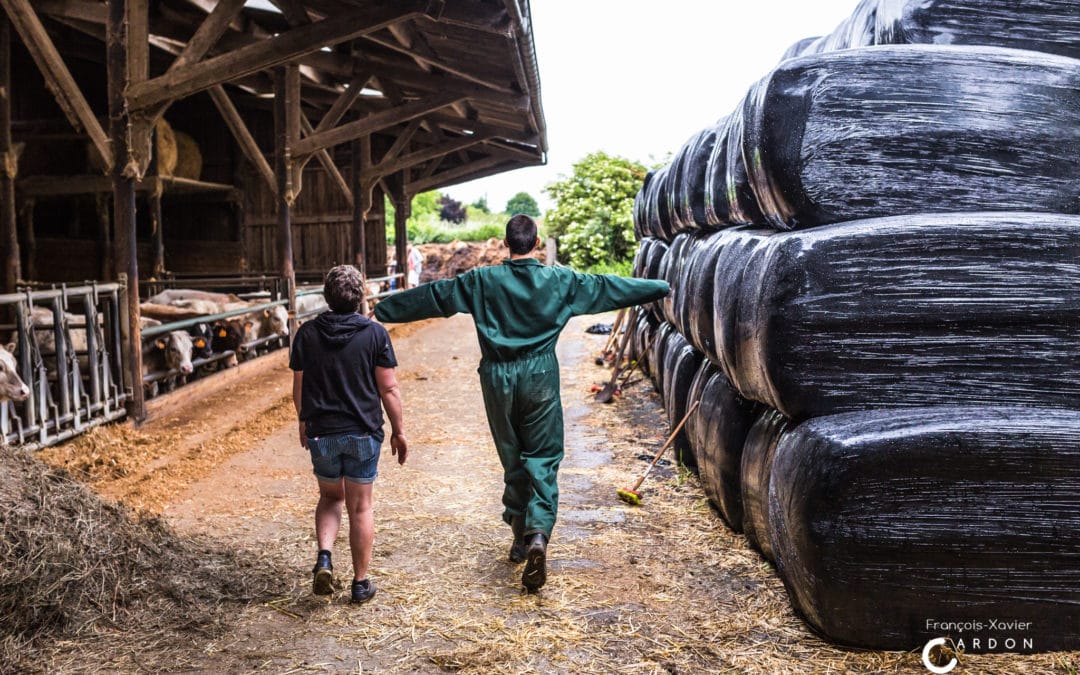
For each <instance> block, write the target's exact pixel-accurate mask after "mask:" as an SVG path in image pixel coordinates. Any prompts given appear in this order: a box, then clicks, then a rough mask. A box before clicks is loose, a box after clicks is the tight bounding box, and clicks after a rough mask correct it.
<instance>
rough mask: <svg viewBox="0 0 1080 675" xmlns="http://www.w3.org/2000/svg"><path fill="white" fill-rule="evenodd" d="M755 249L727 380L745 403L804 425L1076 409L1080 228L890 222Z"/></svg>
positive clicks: (952, 219)
mask: <svg viewBox="0 0 1080 675" xmlns="http://www.w3.org/2000/svg"><path fill="white" fill-rule="evenodd" d="M758 249H759V250H758V251H757V252H755V253H754V254H753V255H751V256H749V257H748V258H747V269H746V271H745V274H744V279H743V280H742V281H743V283H742V284H741V286H740V288H739V291H738V296H739V301H738V303H737V308H736V310H735V311H736V313H737V324H738V325H737V326H736V329H735V333H736V334H737V339H735V340H734V344H735V345H736V347H737V351H738V353H737V355H736V357H735V361H736V364H737V367H736V368H735V371H734V372H735V375H734V376H732V375H731V373H729V377H731V379H732V382H733V383H734V384H735V386H736V387H737V388H738V389H739V391H740V392H741V393H742V394H743V395H744V396H746V397H748V398H752V399H755V400H758V401H761V402H763V403H765V404H767V405H770V406H771V407H774V408H777V409H778V410H780V411H782V412H784V413H785V414H786V415H788V416H790V417H793V418H796V419H803V418H806V417H817V416H821V415H829V414H833V413H838V412H850V411H854V410H863V409H869V408H881V407H920V406H925V405H948V404H984V405H995V404H1017V405H1029V406H1044V407H1053V408H1075V407H1078V405H1080V292H1078V289H1080V265H1078V264H1077V263H1078V261H1080V216H1067V215H1056V214H1044V213H1008V212H1001V213H969V214H936V215H925V216H911V217H901V218H881V219H877V220H872V221H862V222H854V223H844V224H841V225H832V226H828V227H822V228H816V229H813V230H805V231H800V232H790V233H785V234H778V235H775V236H773V237H770V238H768V239H767V240H764V241H763V242H762V243H761V245H760V246H759V247H758ZM717 287H718V288H719V287H720V285H719V283H718V285H717ZM718 297H719V296H718ZM724 343H725V345H726V344H727V341H726V340H725V341H724ZM725 372H727V371H725Z"/></svg>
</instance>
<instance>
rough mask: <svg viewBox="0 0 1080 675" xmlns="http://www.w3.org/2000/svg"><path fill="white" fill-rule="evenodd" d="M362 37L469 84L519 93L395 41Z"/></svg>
mask: <svg viewBox="0 0 1080 675" xmlns="http://www.w3.org/2000/svg"><path fill="white" fill-rule="evenodd" d="M373 32H374V31H373ZM360 37H362V38H363V39H364V40H366V41H368V42H370V43H372V44H376V45H379V46H380V47H385V48H387V49H389V50H391V51H395V52H398V53H399V54H404V55H405V56H408V57H409V58H411V59H414V60H417V61H423V62H424V63H427V64H428V65H430V66H434V67H435V68H438V69H439V70H442V71H445V72H447V73H450V74H451V75H457V76H458V77H460V78H461V79H463V80H466V81H468V82H472V83H474V84H479V85H481V86H483V87H486V88H488V89H493V90H495V91H500V92H502V93H504V94H516V93H517V92H515V91H514V90H513V89H511V88H510V87H509V86H507V85H506V84H503V83H501V82H496V81H494V80H491V79H485V78H483V77H480V76H478V75H474V74H472V73H470V72H468V71H467V70H463V69H461V68H458V67H457V66H454V65H452V64H448V63H444V62H442V61H440V60H438V59H435V58H431V57H427V56H424V55H422V54H419V53H416V52H413V51H410V50H408V49H405V48H404V47H402V46H401V45H399V44H397V43H396V42H395V41H393V40H387V39H386V38H382V37H379V36H377V35H370V34H367V35H361V36H360Z"/></svg>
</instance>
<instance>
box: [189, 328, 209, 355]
mask: <svg viewBox="0 0 1080 675" xmlns="http://www.w3.org/2000/svg"><path fill="white" fill-rule="evenodd" d="M188 334H189V335H191V355H192V356H193V357H194V358H197V359H205V358H208V357H209V356H210V355H211V354H213V353H214V352H213V348H212V347H211V345H212V343H213V340H214V331H213V329H212V328H211V327H210V324H207V323H197V324H195V325H194V326H192V327H191V328H189V329H188Z"/></svg>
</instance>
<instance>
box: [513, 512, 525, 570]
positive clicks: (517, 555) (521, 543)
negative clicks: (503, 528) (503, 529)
mask: <svg viewBox="0 0 1080 675" xmlns="http://www.w3.org/2000/svg"><path fill="white" fill-rule="evenodd" d="M510 529H511V530H512V531H513V533H514V543H512V544H510V562H512V563H519V562H524V560H525V518H524V517H523V516H511V517H510Z"/></svg>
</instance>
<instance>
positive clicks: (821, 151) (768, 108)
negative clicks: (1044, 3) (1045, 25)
mask: <svg viewBox="0 0 1080 675" xmlns="http://www.w3.org/2000/svg"><path fill="white" fill-rule="evenodd" d="M743 118H744V120H745V130H744V134H743V147H742V153H743V157H745V158H747V160H748V161H749V165H748V167H747V168H748V170H749V174H750V184H751V186H752V188H753V191H754V195H755V196H756V197H757V203H758V206H759V207H760V208H761V210H762V213H763V215H764V217H765V220H766V221H767V222H769V223H770V224H771V225H773V226H774V227H777V228H780V229H795V228H802V227H811V226H816V225H822V224H827V223H836V222H841V221H849V220H856V219H863V218H873V217H879V216H889V215H902V214H914V213H927V212H933V213H936V212H944V211H978V210H1010V209H1015V210H1019V209H1023V210H1026V211H1052V212H1058V213H1077V212H1080V153H1078V152H1077V151H1076V148H1077V145H1078V143H1080V61H1075V60H1072V59H1067V58H1063V57H1060V56H1054V55H1049V54H1041V53H1036V52H1021V51H1018V50H1010V49H997V48H981V47H980V48H976V47H938V46H925V45H904V46H882V47H873V48H863V49H846V50H841V51H835V52H828V53H824V54H816V55H810V56H803V57H799V58H796V59H790V60H788V61H785V62H784V63H782V64H780V66H778V67H777V68H776V70H774V71H773V72H772V73H770V74H769V76H768V77H766V78H765V79H764V80H762V81H761V82H759V83H758V84H756V85H755V86H754V87H753V88H752V89H751V92H750V94H749V95H748V96H747V97H746V100H745V102H744V108H743Z"/></svg>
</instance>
